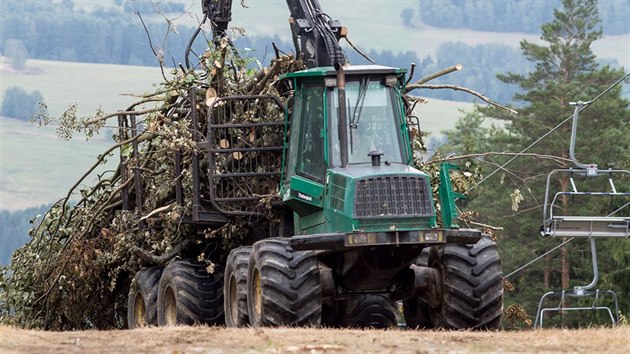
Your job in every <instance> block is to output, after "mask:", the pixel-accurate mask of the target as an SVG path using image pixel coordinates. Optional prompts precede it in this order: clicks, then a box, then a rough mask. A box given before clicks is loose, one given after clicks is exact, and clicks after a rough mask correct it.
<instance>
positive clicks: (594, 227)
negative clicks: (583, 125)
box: [534, 101, 630, 329]
mask: <svg viewBox="0 0 630 354" xmlns="http://www.w3.org/2000/svg"><path fill="white" fill-rule="evenodd" d="M591 102H592V101H589V102H581V101H580V102H577V103H575V102H572V103H571V105H574V106H575V111H574V113H573V125H572V130H571V146H570V151H569V154H570V158H571V160H572V161H573V162H574V164H575V166H576V167H575V168H569V169H556V170H553V171H551V172H550V173H549V175H548V176H547V185H546V188H545V203H544V208H543V215H544V216H543V227H542V229H541V234H542V235H543V236H547V237H574V238H586V239H588V240H589V241H590V246H591V259H592V265H593V280H592V281H591V283H589V284H588V285H583V286H575V287H574V288H573V290H560V291H550V292H547V293H545V294H544V295H543V296H542V297H541V298H540V301H539V303H538V310H537V312H536V320H535V321H534V329H535V328H539V327H542V326H543V317H544V314H545V312H553V311H555V312H564V311H589V310H590V311H593V312H596V311H604V312H606V313H607V314H608V316H609V317H610V320H611V323H612V325H613V326H616V325H618V324H619V304H618V300H617V294H616V293H615V292H614V291H612V290H600V289H594V288H595V286H596V285H597V281H598V278H599V270H598V266H597V250H596V247H595V239H596V238H629V237H630V216H616V214H618V213H619V212H620V211H621V210H623V209H624V208H628V209H630V202H627V200H625V199H630V198H629V197H630V192H624V191H620V190H619V189H618V188H617V185H616V184H615V180H619V179H622V178H624V177H625V178H628V177H630V171H626V170H614V169H599V168H598V167H597V165H595V164H582V163H579V162H578V161H577V159H576V158H575V140H576V132H577V123H578V116H579V113H580V111H582V109H584V108H585V107H586V106H588V105H589V104H590V103H591ZM562 175H568V177H569V182H570V185H571V190H570V191H557V192H555V193H553V192H552V191H551V190H552V183H551V182H552V180H554V178H553V177H559V176H562ZM576 177H583V179H585V180H594V179H604V178H607V179H608V181H607V183H604V184H605V185H606V186H607V190H589V189H588V187H585V188H582V186H581V187H580V188H578V185H577V184H576ZM585 184H586V183H585ZM552 194H553V195H552ZM564 196H570V197H571V198H600V199H601V198H605V197H609V198H611V199H612V198H618V199H622V200H624V202H625V203H626V204H624V205H623V206H622V207H620V208H618V209H616V210H614V211H613V212H612V213H610V214H608V215H577V214H578V213H576V214H574V215H558V213H557V212H556V210H558V209H559V210H562V208H558V207H557V206H556V203H557V202H558V201H559V200H560V199H562V198H563V197H564ZM624 198H625V199H624ZM585 297H592V298H593V302H592V303H591V306H573V307H572V306H568V305H567V304H566V300H567V299H568V298H585ZM603 297H610V298H611V299H612V301H613V302H614V306H615V312H614V315H613V313H612V310H611V309H610V307H609V306H604V305H602V304H601V299H602V298H603ZM547 298H559V302H558V305H557V306H554V307H545V308H543V304H544V301H545V299H547Z"/></svg>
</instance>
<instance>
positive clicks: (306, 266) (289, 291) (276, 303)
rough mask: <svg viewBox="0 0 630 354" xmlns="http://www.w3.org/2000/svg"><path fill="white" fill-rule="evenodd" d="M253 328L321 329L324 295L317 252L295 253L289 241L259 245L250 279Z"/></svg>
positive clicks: (249, 303)
mask: <svg viewBox="0 0 630 354" xmlns="http://www.w3.org/2000/svg"><path fill="white" fill-rule="evenodd" d="M247 281H248V284H247V294H248V302H247V303H248V309H249V321H250V323H251V325H252V326H318V325H320V324H321V314H322V292H321V285H320V278H319V261H318V259H317V257H316V255H315V253H314V252H311V251H293V250H292V249H291V248H290V247H289V245H288V242H287V240H286V239H282V238H270V239H265V240H261V241H258V242H256V243H255V244H254V246H253V248H252V254H251V258H250V262H249V269H248V276H247Z"/></svg>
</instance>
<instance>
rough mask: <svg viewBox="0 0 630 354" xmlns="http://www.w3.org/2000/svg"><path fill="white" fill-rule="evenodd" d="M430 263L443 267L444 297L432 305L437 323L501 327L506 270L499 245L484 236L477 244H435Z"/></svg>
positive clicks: (433, 318)
mask: <svg viewBox="0 0 630 354" xmlns="http://www.w3.org/2000/svg"><path fill="white" fill-rule="evenodd" d="M428 262H429V266H431V267H436V268H438V269H439V272H440V277H441V280H442V301H441V304H440V305H439V306H438V307H436V308H430V309H429V311H430V315H431V320H432V322H433V324H434V326H435V327H438V328H446V329H482V330H483V329H485V330H492V329H498V328H499V325H500V322H501V313H502V311H503V283H502V281H503V272H502V270H501V259H500V257H499V252H498V248H497V245H496V243H495V242H494V241H492V239H490V238H489V237H482V238H481V239H480V240H479V241H478V242H477V243H476V244H474V245H465V244H445V245H441V246H434V247H433V248H432V249H431V252H430V254H429V260H428Z"/></svg>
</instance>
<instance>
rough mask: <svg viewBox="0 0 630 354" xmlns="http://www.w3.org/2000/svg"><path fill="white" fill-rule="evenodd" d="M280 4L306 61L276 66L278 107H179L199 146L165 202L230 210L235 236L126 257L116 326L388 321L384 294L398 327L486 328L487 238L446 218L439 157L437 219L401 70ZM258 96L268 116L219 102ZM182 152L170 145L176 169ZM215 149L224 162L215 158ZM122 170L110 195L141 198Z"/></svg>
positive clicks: (207, 225) (222, 8) (299, 3)
mask: <svg viewBox="0 0 630 354" xmlns="http://www.w3.org/2000/svg"><path fill="white" fill-rule="evenodd" d="M202 4H203V9H204V13H205V15H206V19H210V20H211V21H212V28H213V32H214V36H215V40H217V39H218V38H220V37H221V36H224V35H225V30H226V29H227V25H228V23H229V21H230V19H231V0H221V1H212V0H203V1H202ZM287 4H288V5H289V9H290V12H291V17H290V24H291V29H292V32H293V38H294V42H295V44H296V51H297V53H296V54H297V55H296V56H297V57H298V58H301V59H302V60H303V62H304V63H306V65H307V68H308V69H306V70H303V71H297V72H292V73H288V74H285V75H284V76H283V77H282V78H281V79H282V80H283V81H284V84H285V86H286V87H287V91H293V92H294V95H293V98H292V110H291V111H292V112H291V114H289V113H288V111H287V109H286V108H285V107H284V105H283V103H282V102H281V100H280V99H278V98H277V97H273V96H236V97H234V96H232V97H219V98H216V99H215V101H214V103H213V104H212V105H211V109H210V112H209V113H208V116H207V117H203V118H204V119H205V120H201V119H199V118H200V117H197V113H196V110H195V109H192V110H190V119H191V121H192V123H191V124H192V125H193V127H197V129H193V131H195V133H193V139H194V140H195V141H197V142H198V145H199V146H200V148H201V149H202V151H204V152H205V153H203V154H193V156H192V164H191V166H192V171H190V172H191V175H192V193H190V194H191V195H185V194H187V193H184V192H183V188H182V182H181V178H179V179H177V182H176V185H175V189H176V196H177V202H178V204H180V205H182V206H183V205H185V204H186V203H191V204H192V215H186V216H185V217H184V218H183V222H185V223H188V224H190V225H193V227H195V228H197V229H199V228H201V229H205V230H212V229H216V228H218V227H221V226H222V225H225V224H226V223H228V222H230V221H231V220H234V218H241V219H244V220H246V221H247V223H248V225H249V226H250V230H251V232H250V234H249V235H248V236H247V238H246V240H244V241H243V242H242V243H241V244H242V245H241V246H239V247H236V248H232V249H231V250H229V249H226V250H225V252H224V253H223V254H221V255H216V257H215V258H216V260H217V264H219V266H217V267H215V272H214V273H213V274H208V273H207V272H206V267H205V265H201V264H198V263H197V262H195V261H194V260H186V257H189V258H192V256H191V254H192V253H191V252H187V250H186V248H185V247H181V250H180V252H179V254H178V256H179V258H182V259H181V260H175V261H170V262H169V263H168V264H166V266H160V265H156V266H153V267H150V268H147V269H144V270H141V271H139V272H138V273H137V274H136V276H135V278H134V280H133V282H132V287H131V291H130V295H129V310H128V315H129V316H128V317H129V318H128V324H129V327H130V328H134V327H139V326H143V325H154V324H159V325H167V324H192V323H208V324H223V323H225V324H227V325H228V326H244V325H252V326H318V325H327V326H349V327H353V326H373V327H387V326H393V325H395V324H396V312H397V309H396V307H395V302H396V301H398V300H402V303H403V309H404V317H405V321H406V324H407V326H408V327H411V328H453V329H467V328H475V329H494V328H498V326H499V322H500V318H501V312H502V306H503V303H502V298H503V287H502V272H501V262H500V259H499V255H498V253H497V247H496V245H495V243H494V242H493V241H492V240H491V239H490V238H489V237H487V236H485V235H482V233H481V231H479V230H476V229H462V228H459V227H458V226H457V225H456V224H455V223H454V219H455V218H456V217H457V216H458V213H457V212H456V209H455V205H454V201H455V199H456V198H459V197H461V195H459V194H457V193H455V192H454V191H453V189H452V186H451V182H450V177H449V170H450V169H452V168H454V166H451V165H446V164H445V165H443V166H442V167H441V172H440V177H441V182H440V185H439V196H440V197H439V199H440V200H439V202H440V205H441V212H442V224H443V228H438V225H437V220H436V208H435V206H434V203H433V198H432V188H431V185H430V178H429V176H428V175H427V174H425V173H423V172H421V171H419V170H417V169H415V168H413V167H412V166H411V165H412V163H413V158H412V149H411V142H410V136H409V131H408V129H409V127H408V123H407V119H406V116H405V111H406V110H405V102H404V100H403V95H402V93H401V91H403V90H404V86H405V82H406V81H405V74H406V71H405V70H402V69H397V68H390V67H383V66H377V65H367V66H348V65H346V59H345V56H344V54H343V52H342V50H341V48H340V46H339V44H338V41H339V39H340V38H341V37H343V36H345V31H346V30H345V28H344V27H342V26H341V25H340V23H339V22H338V21H333V20H330V18H329V17H327V16H326V15H324V14H323V12H322V10H321V8H320V6H319V3H318V1H317V0H287ZM195 96H196V94H195V92H192V93H191V99H192V102H191V106H192V107H195V106H196V105H197V103H196V102H195ZM261 102H265V104H266V105H267V106H268V107H269V106H275V107H276V108H277V109H276V111H277V112H280V113H281V114H279V115H280V116H282V117H280V119H276V120H275V121H274V119H272V118H269V117H265V118H262V117H261V118H262V119H260V120H259V121H258V122H257V123H249V124H234V123H232V122H233V120H232V119H231V118H232V115H233V114H235V113H233V112H236V111H239V109H240V111H243V110H246V109H251V107H253V106H255V105H258V104H261ZM289 102H291V101H289ZM243 107H246V108H243ZM268 111H269V110H267V112H268ZM124 124H129V123H124ZM130 124H131V125H132V126H131V128H132V131H133V128H134V126H135V122H133V121H132V122H131V123H130ZM289 126H290V128H289ZM196 131H199V132H203V133H205V136H202V134H203V133H197V132H196ZM272 131H275V132H278V131H280V133H281V134H284V144H282V146H268V145H264V144H263V145H258V146H255V145H256V144H255V143H254V139H251V140H249V142H250V144H243V143H242V141H243V139H242V136H243V135H244V136H246V137H247V136H248V135H247V134H248V132H251V133H249V134H259V135H257V136H260V135H264V134H268V133H269V132H272ZM234 132H239V133H237V134H235V133H234ZM240 133H242V134H241V135H240V136H241V138H239V139H235V138H234V136H236V135H239V134H240ZM252 136H253V135H252ZM245 140H247V138H246V139H245ZM213 142H215V143H213ZM216 142H220V143H218V144H217V143H216ZM217 145H218V146H217ZM136 149H137V147H136ZM246 156H248V157H249V160H248V161H249V162H248V163H247V164H244V163H243V161H245V160H246V159H245V157H246ZM182 159H183V157H182V156H175V161H176V166H180V168H177V167H176V170H177V171H175V173H176V176H181V175H182V172H183V171H182V170H181V161H182ZM217 163H221V164H222V166H226V165H228V166H232V167H234V166H236V168H232V169H230V170H226V171H222V172H221V173H217V171H216V170H215V169H214V168H213V167H212V166H216V165H217ZM244 165H247V166H244ZM270 167H271V169H269V168H270ZM204 169H207V172H206V171H205V170H204ZM234 171H236V172H234ZM126 173H129V172H128V171H126ZM134 173H136V174H137V176H138V177H137V178H136V181H135V187H134V186H130V187H129V188H128V189H129V190H128V191H127V192H126V194H127V196H126V199H125V202H124V205H125V206H124V208H131V209H133V206H131V204H133V198H131V196H130V194H132V193H133V194H135V200H136V204H135V205H142V203H141V200H142V197H143V196H142V193H141V190H142V181H141V178H140V177H139V173H138V172H137V171H134ZM272 176H280V180H281V182H280V186H270V185H266V184H265V181H266V180H269V178H270V177H272ZM235 186H247V188H243V189H247V191H248V192H249V194H248V195H243V194H242V193H241V194H239V195H238V196H235V195H234V194H233V193H231V192H229V191H233V190H234V189H235ZM276 189H279V191H280V198H281V201H282V202H281V203H274V204H273V205H272V207H273V209H274V210H276V211H278V215H279V218H278V219H279V220H280V222H279V227H275V228H274V227H268V226H267V225H269V223H268V222H266V221H265V220H264V217H262V215H263V214H262V213H260V212H257V211H256V210H255V209H256V207H257V206H258V205H260V204H259V202H260V199H261V198H260V195H261V194H269V193H271V191H273V190H276ZM140 212H141V210H140ZM147 228H150V226H148V225H146V224H144V225H143V224H141V225H140V229H141V230H143V229H145V230H146V229H147ZM186 245H187V246H188V247H193V246H191V243H187V244H186ZM228 252H229V255H228V256H227V258H226V254H227V253H228ZM222 265H224V266H222Z"/></svg>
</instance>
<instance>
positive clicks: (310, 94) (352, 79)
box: [281, 65, 435, 235]
mask: <svg viewBox="0 0 630 354" xmlns="http://www.w3.org/2000/svg"><path fill="white" fill-rule="evenodd" d="M283 78H284V79H286V80H290V81H291V84H292V88H293V89H294V100H293V104H292V115H291V118H290V120H291V122H290V123H291V131H290V134H289V140H290V143H289V149H288V154H287V158H286V162H285V173H284V177H283V178H284V179H283V183H282V188H281V195H282V199H283V201H284V202H285V204H286V205H288V206H289V207H290V208H291V209H292V210H293V212H294V235H308V234H328V233H351V232H367V231H369V232H395V231H406V230H418V229H431V228H433V227H435V218H434V217H433V216H434V210H435V209H434V206H433V199H432V195H431V191H430V181H429V176H428V175H426V174H425V173H423V172H421V171H418V170H417V169H415V168H413V167H412V166H410V164H411V162H412V153H411V144H410V141H409V134H408V130H407V124H406V119H405V109H404V106H403V100H402V95H401V89H402V87H403V85H404V82H405V70H402V69H397V68H390V67H384V66H377V65H368V66H348V67H346V68H343V69H340V70H339V71H337V70H335V68H333V67H324V68H313V69H308V70H304V71H299V72H294V73H289V74H286V75H284V76H283ZM340 83H341V84H340ZM342 100H343V101H344V102H342ZM343 103H345V105H344V104H343ZM344 117H345V120H344V119H343V118H344ZM340 132H345V134H343V133H342V134H340Z"/></svg>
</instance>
